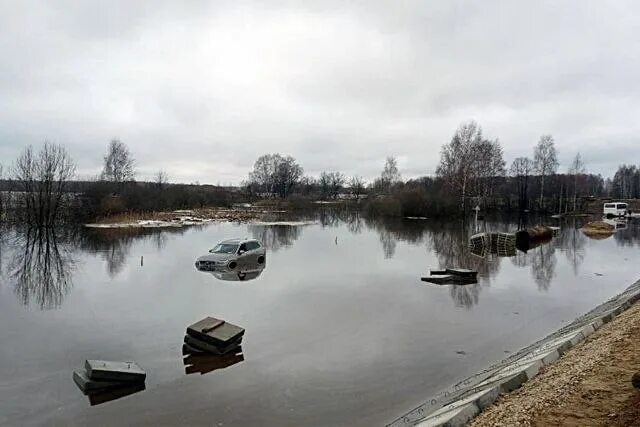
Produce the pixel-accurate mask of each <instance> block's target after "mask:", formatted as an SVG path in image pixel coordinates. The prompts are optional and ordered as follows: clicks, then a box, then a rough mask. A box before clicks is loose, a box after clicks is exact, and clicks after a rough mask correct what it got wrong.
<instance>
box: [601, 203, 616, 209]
mask: <svg viewBox="0 0 640 427" xmlns="http://www.w3.org/2000/svg"><path fill="white" fill-rule="evenodd" d="M604 207H605V208H615V207H616V205H614V204H613V203H607V204H606V205H604Z"/></svg>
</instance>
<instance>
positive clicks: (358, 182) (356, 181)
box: [349, 175, 365, 198]
mask: <svg viewBox="0 0 640 427" xmlns="http://www.w3.org/2000/svg"><path fill="white" fill-rule="evenodd" d="M364 185H365V182H364V179H362V177H361V176H358V175H354V176H352V177H351V179H350V180H349V187H350V188H351V193H352V194H353V195H354V196H356V198H358V197H359V196H360V195H361V194H362V193H364Z"/></svg>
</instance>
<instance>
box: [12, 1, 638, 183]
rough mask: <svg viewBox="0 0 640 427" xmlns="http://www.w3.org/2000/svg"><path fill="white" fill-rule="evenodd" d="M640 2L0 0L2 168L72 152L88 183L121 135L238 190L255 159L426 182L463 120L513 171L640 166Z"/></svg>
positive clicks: (197, 175) (151, 159) (150, 165)
mask: <svg viewBox="0 0 640 427" xmlns="http://www.w3.org/2000/svg"><path fill="white" fill-rule="evenodd" d="M639 76H640V3H638V2H634V1H629V2H622V1H607V2H605V1H598V2H590V1H583V0H579V1H564V2H563V1H550V2H540V1H522V2H516V1H467V2H454V1H441V2H434V1H415V2H414V1H398V0H389V1H384V2H383V1H361V2H345V1H328V0H322V1H320V0H318V1H273V2H268V1H255V2H245V1H238V0H234V1H229V2H223V1H171V2H170V1H158V0H155V1H139V2H137V1H131V0H124V1H119V0H110V1H100V2H98V1H89V0H78V1H46V2H45V1H43V2H34V1H27V0H20V1H13V0H0V163H3V164H4V165H5V166H8V165H10V164H11V163H12V162H13V159H14V158H15V157H16V156H17V154H18V153H19V152H20V151H21V150H22V149H23V148H24V147H25V146H27V145H29V144H34V145H39V144H41V143H42V141H44V140H45V139H46V140H49V141H52V142H57V143H61V144H64V145H65V146H66V147H67V148H68V150H69V151H70V153H71V155H72V157H73V158H74V159H75V161H76V162H77V163H78V173H79V176H80V177H81V178H85V177H89V176H92V175H96V174H98V173H99V171H100V169H101V162H102V156H103V155H104V152H105V151H106V146H107V143H108V142H109V140H111V139H113V138H118V139H120V140H122V141H123V142H124V143H126V144H127V145H128V146H129V147H130V149H131V151H132V153H133V155H134V157H135V159H136V162H137V169H138V179H146V178H150V177H151V176H152V175H153V174H154V172H155V171H157V170H159V169H165V170H166V171H167V172H168V174H169V176H170V180H171V181H174V182H193V181H200V182H202V183H213V184H216V183H221V184H227V183H233V184H237V183H239V182H240V181H241V180H242V179H244V178H245V177H246V175H247V172H248V171H249V170H250V168H251V167H252V165H253V162H254V161H255V159H256V158H257V157H258V156H259V155H260V154H263V153H271V152H280V153H282V154H290V155H292V156H294V157H295V158H297V159H298V160H299V163H300V164H301V165H302V166H303V168H304V169H305V173H306V174H310V175H317V174H318V173H319V172H320V171H322V170H329V171H332V170H338V171H341V172H344V173H345V174H347V175H352V174H359V175H362V176H364V177H366V178H368V179H370V178H372V177H374V176H375V175H377V174H378V173H379V171H380V170H381V169H382V166H383V164H384V159H385V157H386V156H389V155H395V156H397V157H398V160H399V166H400V170H401V172H402V174H403V177H414V176H419V175H425V174H433V173H434V172H435V168H436V165H437V162H438V158H439V151H440V147H441V146H442V144H443V143H446V142H448V141H449V139H450V138H451V135H452V134H453V132H454V131H455V129H456V127H457V126H458V125H459V124H460V123H461V122H463V121H467V120H471V119H473V120H476V121H478V122H479V123H480V125H481V126H482V127H483V130H484V133H485V135H486V136H488V137H490V138H499V140H500V141H501V143H502V145H503V147H504V151H505V157H506V160H507V162H508V163H509V164H510V163H511V161H512V160H513V159H514V158H515V157H517V156H530V155H531V153H532V148H533V146H534V144H535V143H536V142H537V140H538V138H539V137H540V135H542V134H546V133H550V134H552V135H553V136H554V138H555V140H556V146H557V149H558V151H559V160H560V163H561V166H560V168H561V170H565V169H566V168H567V166H568V164H569V162H570V161H571V158H572V157H573V156H574V155H575V154H576V152H578V151H580V152H581V153H582V155H583V157H584V160H585V162H586V165H587V167H588V169H589V170H590V171H594V172H596V173H602V174H603V175H605V176H610V175H612V174H613V172H614V170H615V168H616V167H617V165H618V164H620V163H622V162H634V163H640V141H639V138H638V135H640V120H638V118H639V117H640V103H639V102H638V100H639V97H638V95H639V92H640V84H639V83H638V81H639V79H640V77H639Z"/></svg>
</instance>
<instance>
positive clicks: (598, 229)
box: [582, 221, 616, 235]
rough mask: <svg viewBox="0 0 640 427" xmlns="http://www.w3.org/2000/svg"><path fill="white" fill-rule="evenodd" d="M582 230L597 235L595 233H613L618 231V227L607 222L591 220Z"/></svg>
mask: <svg viewBox="0 0 640 427" xmlns="http://www.w3.org/2000/svg"><path fill="white" fill-rule="evenodd" d="M582 232H583V233H584V234H586V235H589V234H591V235H595V234H613V233H615V232H616V228H615V227H614V226H613V225H611V224H607V223H606V222H598V221H596V222H590V223H588V224H586V225H585V226H584V227H582Z"/></svg>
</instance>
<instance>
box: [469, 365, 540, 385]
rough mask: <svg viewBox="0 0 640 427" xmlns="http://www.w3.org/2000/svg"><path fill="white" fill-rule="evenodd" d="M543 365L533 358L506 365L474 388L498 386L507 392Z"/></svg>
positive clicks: (531, 375) (530, 377) (525, 380)
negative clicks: (525, 361)
mask: <svg viewBox="0 0 640 427" xmlns="http://www.w3.org/2000/svg"><path fill="white" fill-rule="evenodd" d="M543 366H544V364H543V363H542V361H541V360H535V361H533V362H531V363H529V364H522V365H517V364H515V365H511V366H507V367H506V368H504V369H502V370H500V371H498V372H496V373H495V375H493V376H491V377H489V378H487V379H486V380H485V381H483V382H482V383H480V384H478V386H477V387H476V388H484V387H488V386H493V387H495V386H500V387H501V388H502V392H504V393H508V392H510V391H513V390H515V389H517V388H519V387H520V386H521V385H522V384H523V383H525V382H527V381H529V380H530V379H532V378H534V377H535V376H536V375H538V372H539V371H540V369H541V368H542V367H543Z"/></svg>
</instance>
